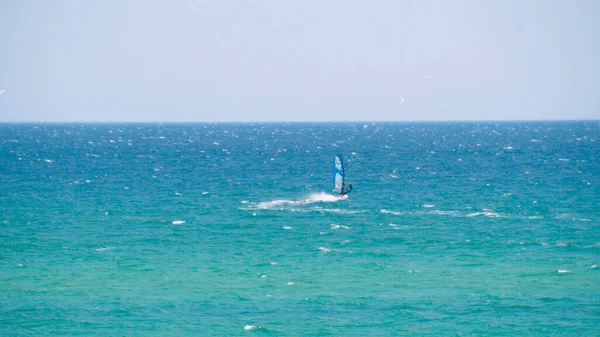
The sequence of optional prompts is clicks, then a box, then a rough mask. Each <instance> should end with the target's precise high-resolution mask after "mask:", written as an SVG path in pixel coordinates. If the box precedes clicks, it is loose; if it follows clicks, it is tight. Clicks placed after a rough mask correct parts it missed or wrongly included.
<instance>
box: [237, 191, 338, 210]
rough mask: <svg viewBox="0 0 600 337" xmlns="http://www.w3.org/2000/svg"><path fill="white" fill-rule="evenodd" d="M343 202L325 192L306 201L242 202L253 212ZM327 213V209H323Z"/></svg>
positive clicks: (313, 194)
mask: <svg viewBox="0 0 600 337" xmlns="http://www.w3.org/2000/svg"><path fill="white" fill-rule="evenodd" d="M340 200H343V199H342V198H341V197H339V196H336V195H331V194H327V193H325V192H320V193H312V194H310V195H308V196H307V197H306V198H305V199H300V200H287V199H278V200H272V201H263V202H259V203H250V202H248V201H247V200H242V204H247V205H248V206H247V207H244V208H242V209H251V210H262V209H265V210H277V209H279V210H282V209H286V208H288V207H289V206H303V205H310V204H314V203H319V202H337V201H340ZM322 210H324V211H327V210H326V209H322Z"/></svg>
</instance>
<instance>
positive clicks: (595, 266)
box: [590, 264, 598, 269]
mask: <svg viewBox="0 0 600 337" xmlns="http://www.w3.org/2000/svg"><path fill="white" fill-rule="evenodd" d="M590 268H592V269H596V268H598V265H596V264H595V265H593V266H591V267H590Z"/></svg>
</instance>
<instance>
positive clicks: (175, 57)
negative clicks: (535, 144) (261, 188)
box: [0, 0, 600, 122]
mask: <svg viewBox="0 0 600 337" xmlns="http://www.w3.org/2000/svg"><path fill="white" fill-rule="evenodd" d="M1 88H8V90H7V91H6V92H5V93H3V94H1V95H0V121H25V122H29V121H346V120H360V121H375V120H387V121H394V120H505V119H590V118H593V119H600V1H597V0H589V1H576V0H556V1H550V0H548V1H535V0H523V1H521V0H519V1H509V0H501V1H490V0H473V1H462V0H435V1H422V0H418V1H396V0H390V1H384V0H381V1H352V0H345V1H306V0H302V1H275V0H271V1H267V0H263V1H258V0H256V1H241V0H240V1H228V0H211V1H200V0H197V1H184V0H174V1H148V0H140V1H126V0H101V1H82V0H73V1H68V0H53V1H40V0H34V1H32V0H19V1H13V0H0V89H1ZM403 99H404V102H403Z"/></svg>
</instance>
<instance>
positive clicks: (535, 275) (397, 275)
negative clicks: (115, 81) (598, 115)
mask: <svg viewBox="0 0 600 337" xmlns="http://www.w3.org/2000/svg"><path fill="white" fill-rule="evenodd" d="M0 141H1V147H0V210H1V211H2V213H1V215H0V226H1V227H0V228H1V231H0V312H1V313H2V314H1V315H0V335H1V336H42V335H47V336H61V335H80V336H87V335H98V336H266V335H268V336H394V335H436V336H438V335H452V336H467V335H468V336H472V335H475V336H485V335H494V336H515V335H528V336H532V335H539V336H548V335H572V336H594V335H600V328H599V326H600V324H599V323H598V322H599V319H600V268H598V267H597V266H598V265H600V165H599V164H598V158H599V157H600V124H599V123H598V122H552V123H550V122H536V123H534V122H531V123H421V124H418V123H417V124H411V123H397V124H386V123H366V124H365V123H361V124H309V123H306V124H163V125H158V124H140V125H135V124H115V125H110V124H100V125H92V124H86V125H75V124H73V125H71V124H58V125H54V124H42V125H19V124H4V125H0ZM336 153H340V154H342V155H343V156H344V159H345V161H346V169H347V175H348V181H349V182H351V183H352V184H353V186H354V190H353V192H352V194H351V195H350V198H349V199H348V200H337V199H336V198H335V197H334V196H333V195H332V194H331V189H332V186H331V185H332V181H331V178H332V177H331V167H332V160H333V156H334V155H335V154H336Z"/></svg>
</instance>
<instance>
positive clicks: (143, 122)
mask: <svg viewBox="0 0 600 337" xmlns="http://www.w3.org/2000/svg"><path fill="white" fill-rule="evenodd" d="M521 122H525V123H530V122H542V123H543V122H600V118H589V119H588V118H576V119H438V120H350V121H340V120H322V121H320V120H306V121H302V120H292V121H279V120H256V121H249V120H246V121H0V124H253V123H258V124H285V123H291V124H308V123H314V124H332V123H339V124H355V123H389V124H393V123H521Z"/></svg>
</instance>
